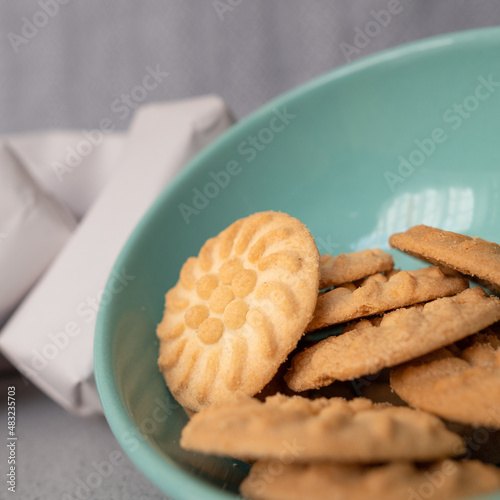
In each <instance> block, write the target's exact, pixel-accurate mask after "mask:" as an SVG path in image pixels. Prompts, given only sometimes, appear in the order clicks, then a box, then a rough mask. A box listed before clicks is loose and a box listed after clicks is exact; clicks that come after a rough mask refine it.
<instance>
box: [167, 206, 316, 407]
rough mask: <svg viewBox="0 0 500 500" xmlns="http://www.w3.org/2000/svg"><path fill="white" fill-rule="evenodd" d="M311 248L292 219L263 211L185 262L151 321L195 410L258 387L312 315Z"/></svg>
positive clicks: (176, 382)
mask: <svg viewBox="0 0 500 500" xmlns="http://www.w3.org/2000/svg"><path fill="white" fill-rule="evenodd" d="M318 285H319V253H318V249H317V247H316V244H315V242H314V239H313V237H312V235H311V234H310V232H309V231H308V230H307V228H306V227H305V226H304V224H302V222H300V221H299V220H297V219H295V218H293V217H291V216H289V215H287V214H284V213H280V212H271V211H270V212H261V213H257V214H254V215H251V216H249V217H247V218H244V219H240V220H238V221H236V222H235V223H233V224H231V226H229V227H228V228H227V229H225V230H224V231H222V232H221V233H220V234H219V235H218V236H216V237H214V238H211V239H209V240H208V241H207V242H206V243H205V244H204V245H203V247H202V248H201V250H200V252H199V255H198V257H190V258H189V259H188V260H187V261H186V263H185V264H184V265H183V267H182V269H181V272H180V279H179V281H178V282H177V284H176V285H175V286H174V287H173V288H172V289H171V290H169V292H168V293H167V294H166V301H165V313H164V316H163V320H162V321H161V323H160V324H159V325H158V328H157V335H158V338H159V339H160V356H159V360H158V363H159V366H160V369H161V371H162V372H163V375H164V377H165V380H166V382H167V385H168V387H169V389H170V391H171V392H172V394H173V396H174V397H175V398H176V399H177V401H178V402H179V403H180V404H181V405H182V406H184V407H185V408H188V409H190V410H194V411H199V410H200V409H201V408H203V407H205V406H208V405H210V404H212V403H214V402H215V401H227V400H234V399H239V398H242V397H245V396H248V395H254V394H256V393H258V392H259V391H260V390H261V389H262V388H263V387H264V386H265V385H266V384H267V383H268V382H269V381H270V380H271V379H272V377H273V376H274V374H275V373H276V372H277V370H278V368H279V366H280V365H281V364H282V363H283V361H284V360H285V359H286V357H287V356H288V354H289V353H290V352H291V351H292V350H293V349H294V348H295V347H296V345H297V342H298V340H299V339H300V337H301V336H302V335H303V333H304V329H305V327H306V325H307V324H308V323H309V321H310V320H311V317H312V314H313V311H314V308H315V305H316V300H317V295H318Z"/></svg>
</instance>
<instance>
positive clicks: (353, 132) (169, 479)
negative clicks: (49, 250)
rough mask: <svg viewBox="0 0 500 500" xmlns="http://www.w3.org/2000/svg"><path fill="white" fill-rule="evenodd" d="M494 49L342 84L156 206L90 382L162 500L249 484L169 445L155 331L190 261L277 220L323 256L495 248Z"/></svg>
mask: <svg viewBox="0 0 500 500" xmlns="http://www.w3.org/2000/svg"><path fill="white" fill-rule="evenodd" d="M499 50H500V30H498V29H489V30H480V31H475V32H467V33H461V34H455V35H447V36H444V37H440V38H437V39H432V40H427V41H423V42H419V43H417V44H413V45H410V46H406V47H402V48H398V49H395V50H392V51H390V52H386V53H383V54H379V55H377V56H375V57H371V58H369V59H366V60H363V61H360V62H358V63H355V64H352V65H349V66H346V67H344V68H341V69H339V70H336V71H334V72H332V73H330V74H328V75H325V76H323V77H321V78H320V79H318V80H315V81H313V82H311V83H309V84H307V85H306V86H304V87H301V88H299V89H297V90H294V91H292V92H290V93H288V94H286V95H285V96H283V97H281V98H279V99H277V100H275V101H273V102H271V103H270V104H268V105H266V106H265V107H264V108H262V109H260V110H259V111H258V112H256V113H254V114H253V115H252V116H251V117H249V118H248V119H246V120H245V121H243V122H241V123H240V124H238V125H236V126H235V127H233V128H232V129H231V130H230V131H229V132H228V133H226V134H224V136H223V137H221V138H220V139H219V140H217V141H216V142H215V143H213V144H212V145H211V146H210V147H209V148H208V149H206V150H205V151H204V152H203V153H202V154H201V155H200V156H198V157H197V158H196V159H195V160H194V161H193V162H191V164H190V165H189V166H188V167H187V168H186V169H185V170H184V171H183V172H182V173H181V175H179V176H178V177H177V178H176V179H175V181H174V182H173V183H172V184H171V185H170V186H169V187H168V188H167V189H166V191H165V192H164V193H163V194H162V196H160V198H159V199H158V200H157V201H156V203H155V204H154V205H153V207H152V208H151V209H150V211H149V212H148V213H147V215H146V216H145V217H144V219H143V220H142V222H141V223H140V224H139V226H138V227H137V228H136V230H135V231H134V233H133V234H132V236H131V238H130V239H129V241H128V243H127V245H126V246H125V248H124V249H123V251H122V253H121V255H120V257H119V259H118V261H117V262H116V265H115V270H114V272H115V273H116V272H118V273H126V274H127V275H128V276H133V279H131V280H129V281H128V284H127V286H126V287H124V288H123V290H122V291H121V292H120V293H115V294H110V295H111V300H110V301H109V303H106V304H102V305H101V309H100V312H99V319H98V325H97V329H96V339H95V365H96V366H95V368H96V380H97V384H98V389H99V392H100V396H101V400H102V403H103V407H104V410H105V413H106V416H107V418H108V421H109V423H110V425H111V428H112V429H113V432H114V433H115V435H116V436H117V438H118V440H119V442H120V443H121V445H122V446H123V448H124V450H125V451H126V452H127V453H128V454H129V455H130V457H131V458H132V460H133V461H134V462H135V463H136V464H137V466H138V467H139V468H140V469H141V470H142V471H143V472H144V473H145V474H146V475H147V476H148V477H149V478H150V479H151V480H152V481H153V482H154V483H156V485H157V486H159V487H160V488H161V489H162V490H163V491H164V492H165V493H167V494H169V495H170V496H171V497H172V498H176V499H187V498H214V499H215V498H225V497H227V498H236V493H235V492H237V486H238V484H239V482H240V480H241V479H242V477H244V475H245V474H246V472H247V467H246V466H245V465H244V464H241V463H239V462H235V461H232V460H228V459H227V460H226V459H216V458H213V457H203V456H200V455H196V454H193V453H186V452H184V451H183V450H181V449H180V447H179V445H178V442H179V436H180V430H181V428H182V426H183V425H184V424H185V422H186V421H187V417H186V415H185V413H184V411H183V410H182V409H181V408H180V407H179V406H178V405H177V404H176V403H175V401H174V400H173V399H172V397H171V395H170V394H169V392H168V390H167V388H166V386H165V384H164V381H163V378H162V376H161V375H160V373H159V371H158V369H157V364H156V360H157V351H158V342H157V339H156V336H155V327H156V324H157V323H158V322H159V320H160V319H161V317H162V312H163V306H164V295H165V292H166V291H167V290H168V289H169V288H170V287H171V286H173V285H174V284H175V282H176V281H177V279H178V273H179V269H180V267H181V265H182V264H183V262H184V261H185V260H186V258H187V257H188V256H190V255H196V254H197V253H198V250H199V248H200V247H201V245H202V244H203V243H204V241H205V240H206V239H207V238H209V237H210V236H213V235H215V234H217V233H218V232H219V231H221V230H222V229H223V228H225V227H226V226H228V225H229V224H230V223H232V222H233V221H234V220H236V219H238V218H240V217H243V216H247V215H249V214H251V213H253V212H257V211H261V210H270V209H272V210H279V211H284V212H287V213H289V214H291V215H293V216H295V217H298V218H299V219H300V220H302V221H303V222H304V223H305V224H306V225H307V226H308V228H309V229H310V230H311V232H312V233H313V235H314V237H315V238H316V242H317V244H318V247H319V250H320V252H321V253H333V254H336V253H340V252H347V251H355V250H361V249H364V248H370V247H379V248H382V249H388V243H387V240H388V236H389V235H390V234H392V233H394V232H397V231H402V230H404V229H406V228H408V227H409V226H412V225H414V224H420V223H423V224H428V225H433V226H437V227H441V228H444V229H448V230H452V231H458V232H464V233H466V234H470V235H477V236H481V237H483V238H486V239H490V240H494V241H499V240H500V230H499V228H500V145H499V144H500V143H499V140H498V137H499V136H498V131H499V130H500V112H499V110H500V65H499V64H498V54H499V53H500V52H499ZM393 255H394V256H395V262H396V265H397V266H399V267H403V268H407V269H412V268H413V269H415V268H417V267H419V266H421V265H422V264H420V263H419V262H418V261H416V260H414V259H411V258H409V257H404V256H402V255H401V254H397V253H393ZM113 279H114V278H110V283H108V286H111V281H112V280H113ZM111 289H112V288H111ZM491 498H497V499H500V494H497V495H496V496H495V495H494V496H492V497H491Z"/></svg>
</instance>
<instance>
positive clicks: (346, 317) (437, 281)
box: [307, 267, 469, 332]
mask: <svg viewBox="0 0 500 500" xmlns="http://www.w3.org/2000/svg"><path fill="white" fill-rule="evenodd" d="M468 286H469V283H468V281H467V280H466V279H463V278H459V277H452V276H446V275H445V274H444V273H443V272H442V271H441V270H440V269H439V268H437V267H426V268H424V269H419V270H417V271H400V272H398V273H394V274H392V273H391V276H390V277H389V278H388V277H387V276H385V275H383V274H374V275H372V276H369V277H368V278H366V279H365V280H364V281H363V282H362V283H361V285H360V286H358V287H356V286H355V285H354V284H353V283H348V284H345V285H344V286H340V287H337V288H334V289H333V290H331V291H329V292H326V293H323V294H321V295H320V296H319V297H318V302H317V304H316V310H315V311H314V316H313V319H312V321H311V323H309V325H308V326H307V331H308V332H310V331H313V330H317V329H318V328H323V327H325V326H330V325H336V324H339V323H344V322H346V321H350V320H352V319H355V318H362V317H363V316H370V315H372V314H380V313H382V312H385V311H390V310H392V309H398V308H400V307H406V306H411V305H413V304H418V303H420V302H427V301H428V300H433V299H437V298H438V297H445V296H449V295H454V294H456V293H458V292H460V291H462V290H464V289H465V288H467V287H468Z"/></svg>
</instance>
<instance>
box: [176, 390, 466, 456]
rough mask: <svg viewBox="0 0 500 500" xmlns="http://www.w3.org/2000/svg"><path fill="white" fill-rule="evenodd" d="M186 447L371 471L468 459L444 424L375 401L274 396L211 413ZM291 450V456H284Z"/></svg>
mask: <svg viewBox="0 0 500 500" xmlns="http://www.w3.org/2000/svg"><path fill="white" fill-rule="evenodd" d="M180 444H181V446H182V447H183V448H186V449H189V450H194V451H198V452H202V453H210V454H215V455H229V456H232V457H236V458H240V459H243V460H259V459H279V458H281V457H282V456H283V454H284V453H285V452H286V451H287V450H288V451H290V449H293V450H295V451H294V454H293V460H294V461H296V462H302V463H304V462H306V463H307V462H318V461H320V462H321V461H332V462H340V463H354V464H361V463H363V464H370V463H380V462H385V461H392V460H416V461H429V460H437V459H441V458H445V457H449V456H452V455H460V454H462V453H464V452H465V444H464V442H463V440H462V439H461V438H460V437H459V436H458V435H457V434H455V433H453V432H450V431H449V430H448V429H446V427H445V425H444V423H443V422H442V421H441V420H440V419H439V418H437V417H435V416H433V415H430V414H428V413H425V412H421V411H416V410H413V409H411V408H408V407H397V406H391V405H388V404H374V403H372V402H371V401H370V400H369V399H365V398H355V399H352V400H350V401H346V400H345V399H343V398H329V399H327V398H318V399H314V400H311V399H307V398H303V397H301V396H292V397H287V396H283V395H281V394H277V395H275V396H270V397H268V398H267V399H266V401H265V402H264V403H261V402H260V401H258V400H257V399H255V398H247V399H245V400H243V401H230V402H226V403H220V404H217V405H214V406H212V407H211V408H205V409H204V410H203V411H201V412H200V413H198V414H197V415H195V416H194V417H193V418H192V419H191V420H190V421H189V422H188V424H187V425H186V426H185V427H184V429H183V430H182V437H181V443H180ZM284 450H285V451H284Z"/></svg>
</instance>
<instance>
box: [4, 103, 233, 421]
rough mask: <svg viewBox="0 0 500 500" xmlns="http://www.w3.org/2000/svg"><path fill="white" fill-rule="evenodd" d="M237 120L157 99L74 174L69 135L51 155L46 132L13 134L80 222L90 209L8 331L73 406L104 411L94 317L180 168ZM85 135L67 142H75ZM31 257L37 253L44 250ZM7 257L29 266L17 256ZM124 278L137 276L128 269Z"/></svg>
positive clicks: (35, 375) (7, 344)
mask: <svg viewBox="0 0 500 500" xmlns="http://www.w3.org/2000/svg"><path fill="white" fill-rule="evenodd" d="M231 124H232V118H231V114H230V113H229V111H228V109H227V108H226V106H225V105H224V103H223V102H222V101H221V100H220V99H219V98H217V97H212V96H209V97H201V98H197V99H191V100H187V101H179V102H173V103H167V104H155V105H149V106H146V107H143V108H141V109H140V110H138V112H137V113H136V115H135V117H134V120H133V123H132V125H131V127H130V130H129V132H128V133H127V134H125V135H124V136H113V135H109V136H106V138H105V139H106V140H103V141H101V142H100V143H99V145H96V146H94V147H95V148H96V149H97V148H99V151H95V152H91V153H89V154H88V156H87V157H86V158H85V160H83V159H82V160H81V161H80V163H76V162H74V163H75V165H76V166H75V167H74V168H73V167H71V170H70V171H69V170H65V168H64V167H65V166H67V164H66V165H65V163H64V161H65V155H67V154H68V153H69V150H68V142H65V140H61V138H60V137H59V138H56V137H54V136H51V137H50V140H47V143H46V146H47V148H48V149H52V151H51V152H50V153H49V154H48V153H47V150H46V148H45V147H44V143H43V141H42V140H41V138H40V137H38V136H31V137H16V138H12V143H11V144H10V146H9V147H10V148H11V150H12V151H15V153H16V157H17V158H18V159H19V160H20V161H22V162H24V163H26V165H24V166H25V167H26V169H27V170H30V171H31V172H32V177H33V178H36V179H37V181H38V182H39V184H40V185H42V186H43V189H44V190H45V191H46V192H50V193H52V194H53V195H55V196H57V197H58V198H59V200H60V201H61V203H64V202H65V203H66V205H68V206H69V207H70V208H71V210H72V212H73V214H74V216H75V217H76V218H79V217H81V216H82V215H83V214H84V216H83V218H82V219H81V221H80V223H79V224H78V226H77V227H76V229H75V230H74V232H73V233H72V235H71V237H70V238H69V239H68V241H67V242H66V244H65V245H64V246H63V247H62V249H61V251H60V252H59V253H58V254H57V257H56V258H55V260H54V261H53V262H52V264H51V266H50V268H49V269H48V270H47V271H46V272H45V273H44V274H43V276H42V277H41V278H40V280H39V281H38V282H37V284H36V285H35V287H34V288H33V289H32V290H31V291H30V292H29V294H28V295H27V297H26V298H25V299H24V301H23V302H22V303H21V304H20V305H19V306H18V308H17V309H16V311H15V312H14V314H13V315H12V317H11V318H10V320H9V321H8V322H7V324H6V325H5V326H4V328H3V329H2V331H1V332H0V350H1V351H2V353H3V354H4V355H5V356H6V357H7V358H8V359H9V361H11V362H12V363H13V364H14V365H15V366H16V367H17V368H18V369H19V370H20V371H21V372H22V373H23V374H24V375H25V376H26V377H28V378H30V379H31V380H32V381H33V382H34V383H35V384H37V385H38V386H39V387H40V388H41V389H42V390H44V391H45V392H46V393H47V394H48V395H49V396H50V397H52V398H53V399H54V400H56V401H57V402H58V403H60V404H61V405H62V406H63V407H65V408H67V409H68V410H71V411H73V412H75V413H79V414H91V413H96V412H100V411H101V406H100V403H99V399H98V396H97V391H96V387H95V382H94V377H93V357H92V345H93V334H94V327H95V319H96V315H97V308H98V304H99V300H100V298H101V294H102V291H103V289H104V286H105V284H106V280H107V277H108V275H109V273H110V271H111V268H112V265H113V263H114V261H115V259H116V258H117V256H118V254H119V252H120V250H121V248H122V246H123V244H124V243H125V241H126V239H127V237H128V235H129V234H130V232H131V231H132V229H133V228H134V226H135V225H136V224H137V222H138V221H139V219H140V218H141V216H142V215H143V214H144V213H145V211H146V210H147V208H148V207H149V206H150V205H151V203H152V202H153V201H154V199H155V198H156V197H157V196H158V194H159V193H160V192H161V191H162V189H163V188H164V187H165V186H166V184H167V183H168V182H169V181H170V180H171V179H172V177H173V176H174V175H175V173H176V172H178V171H179V170H180V169H181V168H182V167H183V166H184V165H185V164H186V162H187V161H188V160H189V159H190V158H192V157H193V156H194V155H195V154H196V153H197V152H199V151H200V150H201V149H202V148H203V147H204V146H206V145H207V144H208V143H209V142H211V141H212V140H213V139H214V138H215V137H217V136H218V135H219V134H220V133H221V132H223V131H224V130H225V129H226V128H228V127H229V126H230V125H231ZM78 136H79V137H78ZM82 137H85V136H83V135H82V134H77V136H75V135H71V137H70V136H67V137H66V139H68V138H69V139H70V143H71V144H72V146H70V147H71V148H74V147H76V145H78V141H82V140H84V139H83V138H82ZM46 139H48V137H46ZM108 139H110V140H109V141H108ZM8 141H9V139H7V142H8ZM54 146H56V147H55V148H54ZM54 149H55V150H57V154H56V153H54ZM80 150H81V151H83V150H84V148H82V147H80ZM118 151H121V152H120V153H118ZM117 153H118V155H117ZM56 157H57V158H59V159H58V160H54V158H56ZM70 159H71V158H70ZM56 161H57V162H59V163H60V164H62V165H63V167H61V168H59V167H58V166H57V165H56V164H55V163H54V162H56ZM111 163H112V164H113V165H112V166H111ZM0 168H1V165H0ZM57 174H60V175H61V176H62V177H61V179H59V178H58V176H57ZM96 177H98V179H97V180H96ZM20 244H22V241H21V240H20ZM25 258H27V257H26V256H23V259H25ZM29 258H30V259H36V258H37V257H36V252H33V253H32V255H30V256H29ZM2 259H4V258H3V254H2V253H0V266H1V265H2V264H3V265H5V264H6V259H4V262H3V263H2ZM8 260H9V263H12V264H15V265H19V264H21V265H22V262H20V261H18V260H17V256H13V255H10V256H9V258H8ZM0 269H1V267H0ZM120 279H122V280H127V279H128V278H127V275H126V270H125V273H124V275H123V276H121V277H120ZM0 286H2V287H4V286H7V288H8V287H10V286H11V283H1V284H0Z"/></svg>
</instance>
